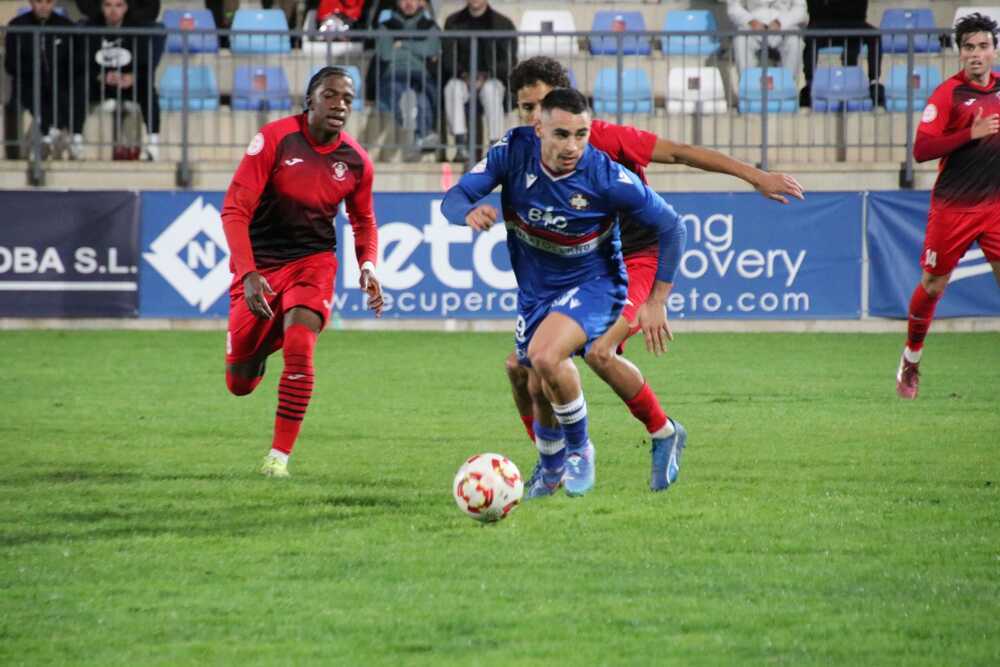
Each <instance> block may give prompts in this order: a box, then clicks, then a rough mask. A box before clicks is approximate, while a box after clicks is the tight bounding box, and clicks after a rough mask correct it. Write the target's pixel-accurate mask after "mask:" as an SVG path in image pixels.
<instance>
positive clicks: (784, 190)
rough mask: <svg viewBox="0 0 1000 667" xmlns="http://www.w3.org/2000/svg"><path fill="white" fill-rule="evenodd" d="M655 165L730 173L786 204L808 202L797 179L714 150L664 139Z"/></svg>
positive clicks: (655, 154) (659, 141) (655, 155)
mask: <svg viewBox="0 0 1000 667" xmlns="http://www.w3.org/2000/svg"><path fill="white" fill-rule="evenodd" d="M653 162H659V163H661V164H678V163H680V164H686V165H687V166H689V167H694V168H696V169H701V170H703V171H711V172H715V173H718V174H729V175H730V176H735V177H736V178H739V179H741V180H743V181H746V182H747V183H749V184H750V185H751V186H753V188H754V189H755V190H757V192H759V193H761V194H762V195H764V196H765V197H767V198H768V199H773V200H774V201H777V202H781V203H782V204H787V203H788V197H795V198H796V199H805V194H804V192H803V189H802V185H801V184H800V183H799V182H798V181H797V180H796V179H795V177H793V176H789V175H788V174H781V173H778V172H769V171H764V170H763V169H758V168H757V167H754V166H753V165H749V164H746V163H745V162H741V161H739V160H737V159H735V158H731V157H729V156H728V155H726V154H724V153H720V152H719V151H715V150H712V149H710V148H702V147H701V146H690V145H688V144H679V143H676V142H674V141H669V140H667V139H663V138H660V139H657V140H656V146H655V147H654V148H653Z"/></svg>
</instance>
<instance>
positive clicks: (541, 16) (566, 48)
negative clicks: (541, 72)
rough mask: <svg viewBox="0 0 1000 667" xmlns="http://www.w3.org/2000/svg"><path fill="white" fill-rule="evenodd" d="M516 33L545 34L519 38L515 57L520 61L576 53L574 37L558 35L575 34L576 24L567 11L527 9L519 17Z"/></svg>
mask: <svg viewBox="0 0 1000 667" xmlns="http://www.w3.org/2000/svg"><path fill="white" fill-rule="evenodd" d="M518 31H520V32H542V33H546V34H545V35H542V36H538V35H534V36H525V37H521V39H520V41H519V43H518V45H517V56H518V58H520V59H522V60H523V59H525V58H530V57H532V56H569V55H573V54H575V53H576V51H577V48H576V39H577V38H576V35H560V34H558V33H565V32H576V22H575V21H574V20H573V15H572V14H571V13H570V12H569V11H567V10H540V9H529V10H527V11H526V12H524V14H522V15H521V24H520V26H518Z"/></svg>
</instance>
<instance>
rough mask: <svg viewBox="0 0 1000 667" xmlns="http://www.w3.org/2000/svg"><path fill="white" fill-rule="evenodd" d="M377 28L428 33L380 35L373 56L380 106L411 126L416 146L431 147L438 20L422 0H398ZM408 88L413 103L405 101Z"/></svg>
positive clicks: (403, 124) (434, 136)
mask: <svg viewBox="0 0 1000 667" xmlns="http://www.w3.org/2000/svg"><path fill="white" fill-rule="evenodd" d="M379 29H380V30H385V31H396V30H407V31H420V32H423V33H427V37H409V36H405V37H403V36H401V37H394V36H387V37H379V38H378V39H377V40H376V44H375V56H376V58H377V60H378V71H379V91H378V104H379V110H380V111H395V115H396V123H397V124H399V125H400V126H401V127H404V128H409V127H413V129H414V136H415V138H416V140H417V146H416V148H418V149H419V150H434V148H435V147H436V144H437V143H438V135H437V133H436V132H435V131H434V128H435V127H437V123H436V119H435V107H436V101H437V85H438V84H437V80H436V79H435V76H434V74H435V71H436V63H437V58H438V56H439V55H440V54H441V40H440V38H439V36H438V35H439V31H438V26H437V23H435V22H434V19H432V18H431V17H430V16H429V15H427V13H426V12H425V10H424V0H398V2H397V7H396V10H394V11H393V12H392V13H391V14H389V15H388V16H386V17H384V18H383V20H382V21H381V22H380V23H379ZM410 91H412V92H413V95H414V96H415V98H416V101H415V103H413V104H407V103H405V102H404V95H405V94H406V93H408V92H410ZM418 152H419V151H418ZM412 155H413V153H412V152H411V153H410V156H411V157H412Z"/></svg>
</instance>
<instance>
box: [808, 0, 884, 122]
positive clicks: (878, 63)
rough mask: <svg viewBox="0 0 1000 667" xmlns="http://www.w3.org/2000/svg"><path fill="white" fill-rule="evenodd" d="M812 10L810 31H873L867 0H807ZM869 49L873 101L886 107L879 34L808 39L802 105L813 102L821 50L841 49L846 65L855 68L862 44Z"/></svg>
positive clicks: (810, 13)
mask: <svg viewBox="0 0 1000 667" xmlns="http://www.w3.org/2000/svg"><path fill="white" fill-rule="evenodd" d="M807 5H808V7H809V25H808V26H806V28H807V29H810V30H819V29H826V30H849V29H856V30H872V29H873V28H874V26H872V25H871V24H870V23H868V22H867V17H868V0H807ZM862 44H864V45H865V46H867V47H868V77H869V78H870V79H871V95H872V100H873V101H874V102H875V103H876V104H878V105H880V106H885V89H884V88H883V86H882V84H880V83H879V82H878V80H879V77H880V76H881V74H882V49H881V47H882V45H881V42H880V40H879V37H878V36H877V35H872V36H870V37H847V38H845V37H807V38H806V41H805V48H804V49H803V51H802V72H803V74H805V79H806V85H805V88H803V89H802V92H801V93H800V94H799V101H800V102H801V103H802V105H803V106H809V105H810V104H811V103H812V78H813V71H814V70H815V68H816V57H817V54H818V52H819V49H821V48H824V47H827V46H839V47H842V48H843V49H844V51H843V55H842V58H843V63H844V64H845V65H849V66H854V65H857V64H858V54H860V53H861V45H862Z"/></svg>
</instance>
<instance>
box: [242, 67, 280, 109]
mask: <svg viewBox="0 0 1000 667" xmlns="http://www.w3.org/2000/svg"><path fill="white" fill-rule="evenodd" d="M232 100H233V101H232V107H233V110H234V111H273V110H275V109H280V110H282V111H284V110H288V109H291V108H292V98H291V95H290V94H289V92H288V77H286V76H285V70H284V69H282V68H281V67H278V66H273V65H272V66H267V67H255V66H250V65H239V66H237V67H236V69H235V70H234V71H233V98H232Z"/></svg>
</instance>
